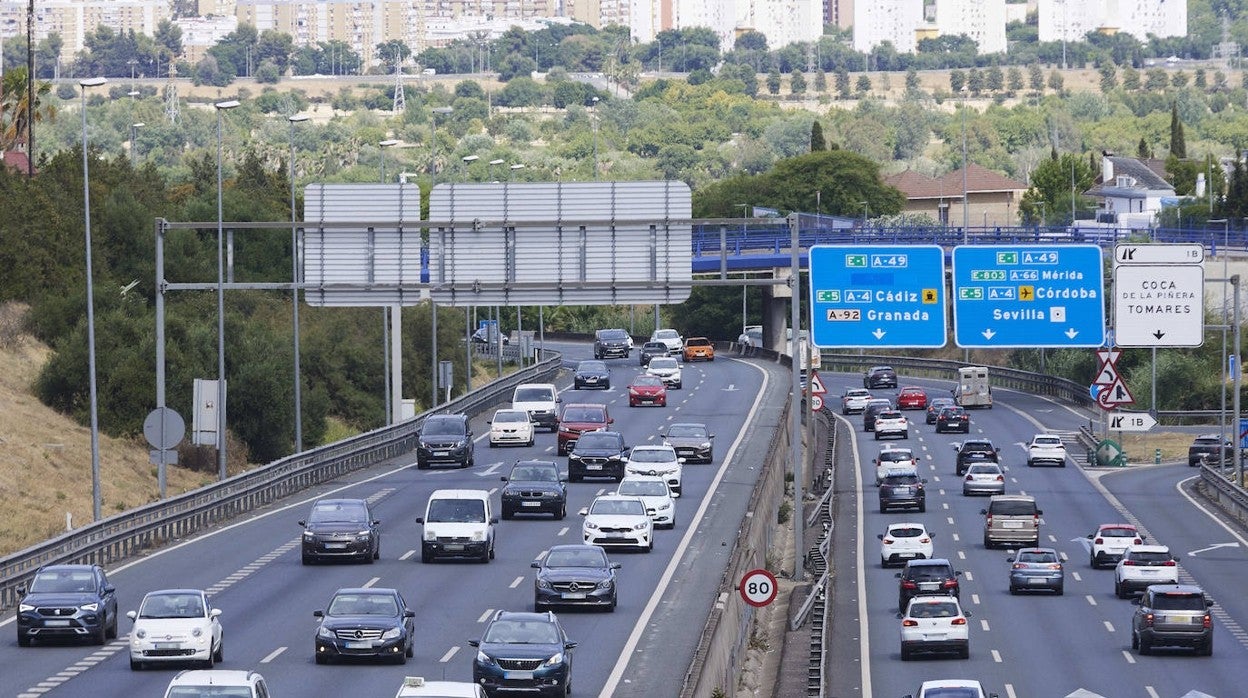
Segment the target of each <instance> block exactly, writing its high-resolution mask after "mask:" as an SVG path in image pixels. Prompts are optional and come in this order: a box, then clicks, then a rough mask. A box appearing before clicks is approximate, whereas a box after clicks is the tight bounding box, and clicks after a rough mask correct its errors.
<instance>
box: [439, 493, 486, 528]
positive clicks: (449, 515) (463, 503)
mask: <svg viewBox="0 0 1248 698" xmlns="http://www.w3.org/2000/svg"><path fill="white" fill-rule="evenodd" d="M425 520H426V521H428V522H429V523H484V522H485V502H483V501H481V500H480V499H435V500H433V501H431V502H429V515H428V516H427V517H426V519H425Z"/></svg>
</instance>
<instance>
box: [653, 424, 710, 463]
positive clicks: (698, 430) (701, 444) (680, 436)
mask: <svg viewBox="0 0 1248 698" xmlns="http://www.w3.org/2000/svg"><path fill="white" fill-rule="evenodd" d="M659 436H662V437H663V443H665V444H667V445H668V446H671V447H672V448H673V449H675V450H676V455H677V456H680V457H681V458H684V459H685V462H686V463H692V462H694V461H697V462H699V463H710V462H711V461H713V460H714V459H715V435H714V434H712V433H711V432H710V430H709V429H707V428H706V425H705V424H700V423H697V422H678V423H675V424H672V425H669V426H668V427H667V429H666V430H660V431H659Z"/></svg>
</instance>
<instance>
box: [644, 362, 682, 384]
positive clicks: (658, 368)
mask: <svg viewBox="0 0 1248 698" xmlns="http://www.w3.org/2000/svg"><path fill="white" fill-rule="evenodd" d="M646 373H648V374H649V375H652V376H657V377H659V378H660V379H661V380H662V381H663V385H666V386H667V387H668V388H669V389H671V390H680V389H681V387H682V386H683V385H684V381H683V380H682V379H681V370H680V364H678V363H676V359H674V358H671V357H669V356H663V357H657V356H656V357H655V358H653V359H650V363H648V364H646Z"/></svg>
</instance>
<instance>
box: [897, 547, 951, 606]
mask: <svg viewBox="0 0 1248 698" xmlns="http://www.w3.org/2000/svg"><path fill="white" fill-rule="evenodd" d="M961 576H962V570H955V569H953V565H952V564H950V562H949V561H948V560H946V559H944V558H940V557H934V558H932V559H930V560H910V561H909V562H907V563H906V567H905V569H903V570H902V571H900V572H898V573H897V574H896V577H897V579H899V580H901V581H900V583H899V584H898V585H897V612H898V613H904V612H905V610H906V604H908V603H910V599H913V598H914V597H916V596H924V595H927V594H943V595H945V596H953V597H955V598H956V597H958V595H959V594H960V593H961V591H962V590H961V588H960V586H959V585H958V577H961Z"/></svg>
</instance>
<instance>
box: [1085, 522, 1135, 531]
mask: <svg viewBox="0 0 1248 698" xmlns="http://www.w3.org/2000/svg"><path fill="white" fill-rule="evenodd" d="M1102 528H1129V529H1131V530H1132V531H1138V530H1139V529H1137V528H1136V527H1135V524H1129V523H1103V524H1101V525H1100V526H1097V527H1096V530H1098V531H1099V530H1101V529H1102Z"/></svg>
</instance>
